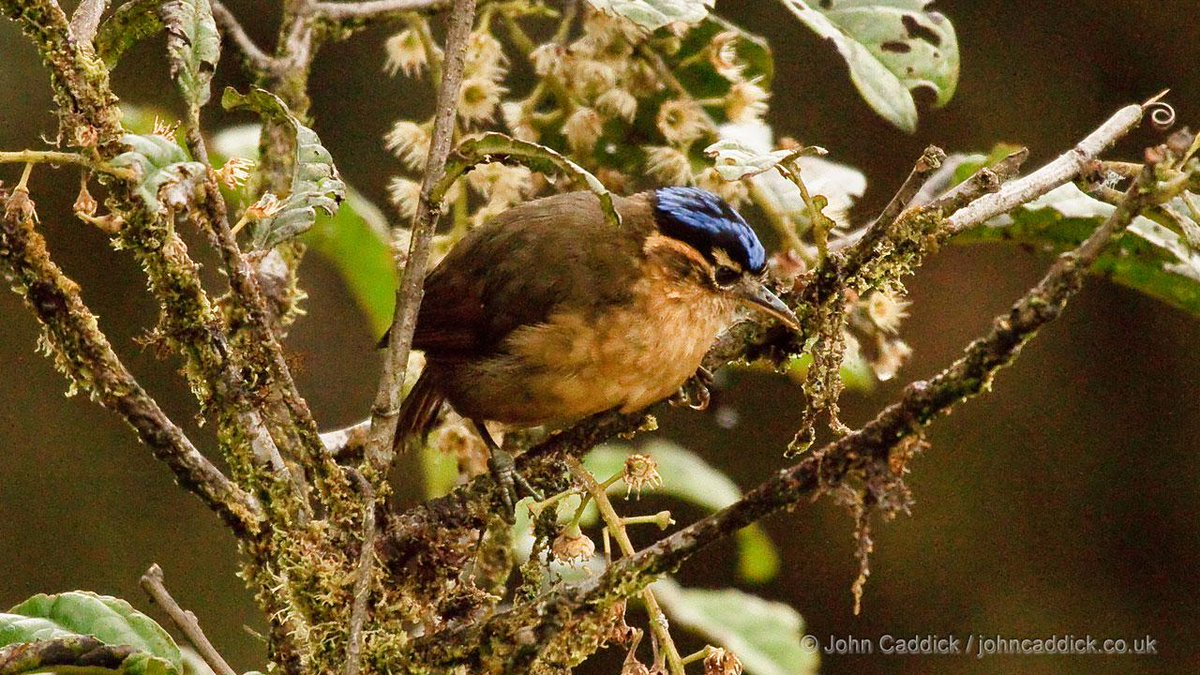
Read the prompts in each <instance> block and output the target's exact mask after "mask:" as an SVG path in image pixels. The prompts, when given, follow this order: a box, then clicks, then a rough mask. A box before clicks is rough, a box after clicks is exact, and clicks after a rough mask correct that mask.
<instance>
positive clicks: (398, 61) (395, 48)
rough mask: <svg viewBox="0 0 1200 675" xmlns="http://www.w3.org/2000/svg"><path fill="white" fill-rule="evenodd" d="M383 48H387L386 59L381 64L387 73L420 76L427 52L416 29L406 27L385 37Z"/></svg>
mask: <svg viewBox="0 0 1200 675" xmlns="http://www.w3.org/2000/svg"><path fill="white" fill-rule="evenodd" d="M384 49H385V50H387V61H386V62H385V63H384V64H383V69H384V70H385V71H387V74H388V75H391V76H392V77H395V75H396V73H398V72H403V73H404V75H405V77H420V76H421V71H422V70H424V68H425V64H426V61H427V58H426V57H427V54H426V53H425V44H424V43H423V42H422V41H421V35H420V34H419V33H418V32H417V31H415V30H413V29H411V28H408V29H405V30H402V31H400V32H399V33H396V34H395V35H393V36H392V37H390V38H388V39H387V42H385V43H384Z"/></svg>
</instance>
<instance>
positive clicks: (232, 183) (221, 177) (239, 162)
mask: <svg viewBox="0 0 1200 675" xmlns="http://www.w3.org/2000/svg"><path fill="white" fill-rule="evenodd" d="M253 167H254V161H253V160H249V159H246V158H244V157H230V158H229V160H228V161H226V162H225V164H224V165H223V166H222V167H221V168H220V169H217V180H218V181H219V182H220V183H221V185H224V186H225V187H227V188H229V189H230V190H236V189H238V188H239V187H241V186H243V185H245V184H246V181H247V180H248V179H249V178H250V169H252V168H253Z"/></svg>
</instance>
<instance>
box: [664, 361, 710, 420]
mask: <svg viewBox="0 0 1200 675" xmlns="http://www.w3.org/2000/svg"><path fill="white" fill-rule="evenodd" d="M712 385H713V375H712V373H711V372H709V371H708V369H707V368H705V367H704V366H700V368H698V369H697V370H696V374H695V375H692V376H691V377H689V378H688V379H687V381H686V382H684V383H683V386H682V387H680V388H679V391H677V392H675V394H674V395H672V396H671V398H670V402H671V405H675V406H679V405H686V406H687V407H689V408H691V409H693V410H704V409H706V408H708V403H709V401H711V400H712V393H711V391H710V389H711V387H712Z"/></svg>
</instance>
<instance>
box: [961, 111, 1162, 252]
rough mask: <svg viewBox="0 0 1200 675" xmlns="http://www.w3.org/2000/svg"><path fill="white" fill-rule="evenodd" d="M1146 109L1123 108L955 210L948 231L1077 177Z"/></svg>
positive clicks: (981, 220)
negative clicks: (1068, 144)
mask: <svg viewBox="0 0 1200 675" xmlns="http://www.w3.org/2000/svg"><path fill="white" fill-rule="evenodd" d="M1144 112H1145V106H1142V105H1128V106H1125V107H1124V108H1121V109H1120V110H1118V111H1117V113H1116V114H1115V115H1113V116H1112V117H1110V118H1109V119H1108V121H1106V122H1105V123H1104V124H1102V125H1100V128H1098V129H1096V130H1095V131H1093V132H1092V133H1091V134H1089V135H1088V136H1087V138H1084V139H1083V140H1082V141H1080V142H1079V144H1078V145H1076V146H1075V147H1074V148H1071V149H1070V150H1068V151H1067V152H1065V153H1063V154H1062V155H1060V156H1059V157H1058V158H1057V159H1055V160H1054V161H1052V162H1050V163H1049V164H1047V165H1046V166H1043V167H1042V168H1040V169H1038V170H1037V171H1034V172H1033V173H1031V174H1029V175H1028V176H1025V177H1024V178H1020V179H1017V180H1015V181H1012V182H1011V183H1008V184H1006V185H1005V186H1004V187H1003V188H1001V189H1000V191H999V192H995V193H992V194H989V195H984V196H983V197H980V198H979V199H977V200H975V201H973V202H971V203H970V204H969V205H967V206H965V207H964V208H962V209H960V210H959V211H957V212H955V213H954V214H953V215H951V216H950V218H949V219H948V223H947V226H948V227H947V231H948V233H949V234H957V233H959V232H962V231H964V230H967V229H969V228H971V227H974V226H976V225H981V224H983V223H985V222H987V221H989V220H991V219H992V218H995V217H996V216H998V215H1000V214H1002V213H1007V212H1009V211H1011V210H1013V209H1015V208H1017V207H1018V206H1020V205H1021V204H1025V203H1027V202H1030V201H1032V200H1034V199H1037V198H1038V197H1040V196H1042V195H1044V194H1046V193H1047V192H1049V191H1051V190H1053V189H1054V188H1056V187H1058V186H1059V185H1062V184H1063V183H1066V182H1068V181H1071V180H1073V179H1074V178H1075V176H1077V175H1079V173H1080V172H1081V171H1083V170H1084V169H1085V168H1087V165H1088V163H1090V162H1091V161H1092V160H1094V159H1095V158H1096V157H1097V156H1098V155H1099V154H1100V153H1101V152H1103V151H1104V150H1106V149H1108V148H1109V147H1110V146H1111V145H1112V144H1113V143H1115V142H1116V141H1117V139H1118V138H1121V137H1123V136H1125V135H1126V134H1128V133H1129V132H1130V131H1132V130H1133V129H1134V128H1135V127H1137V126H1138V124H1140V123H1141V121H1142V114H1143V113H1144Z"/></svg>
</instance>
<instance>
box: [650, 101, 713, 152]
mask: <svg viewBox="0 0 1200 675" xmlns="http://www.w3.org/2000/svg"><path fill="white" fill-rule="evenodd" d="M657 123H658V130H659V131H661V132H662V135H663V137H664V138H666V139H667V141H668V142H670V143H673V144H676V145H683V144H685V143H689V142H691V141H694V140H696V139H697V138H699V137H700V134H703V133H704V130H705V128H706V123H705V120H704V113H703V111H701V110H700V108H699V106H697V105H696V104H695V103H694V102H692V101H686V100H673V101H666V102H665V103H663V104H662V107H661V108H659V109H658V119H657Z"/></svg>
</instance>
